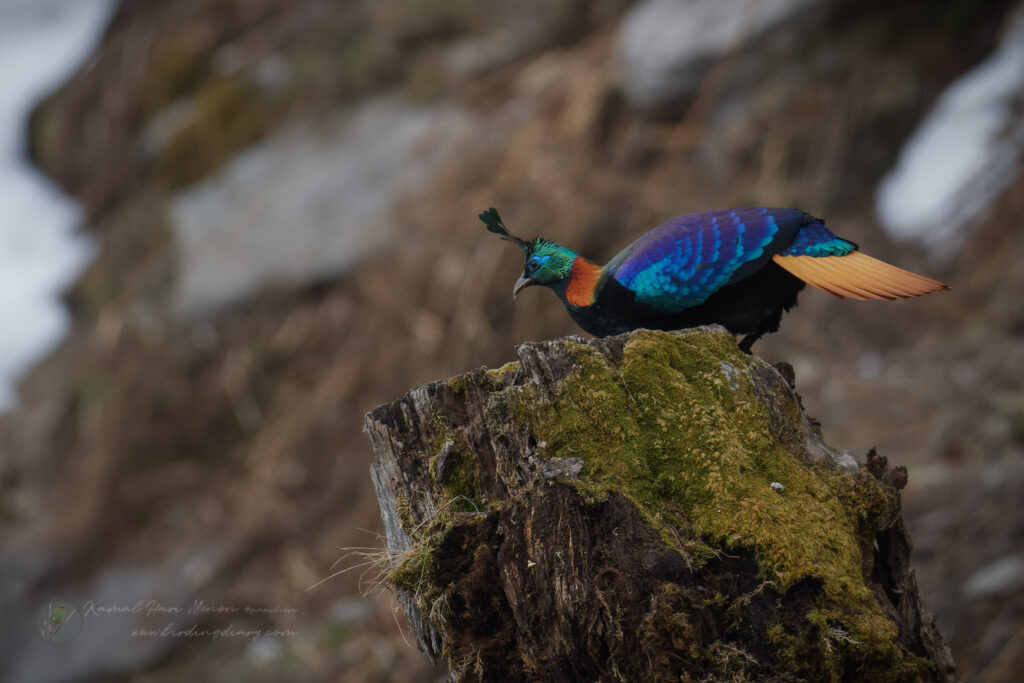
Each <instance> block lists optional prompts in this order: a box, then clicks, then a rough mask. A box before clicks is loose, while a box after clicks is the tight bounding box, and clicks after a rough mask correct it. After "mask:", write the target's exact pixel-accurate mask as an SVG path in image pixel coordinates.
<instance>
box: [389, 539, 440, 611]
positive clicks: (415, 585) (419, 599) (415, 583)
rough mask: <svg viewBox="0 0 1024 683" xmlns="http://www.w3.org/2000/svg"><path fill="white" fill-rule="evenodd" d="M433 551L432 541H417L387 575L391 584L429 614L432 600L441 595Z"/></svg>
mask: <svg viewBox="0 0 1024 683" xmlns="http://www.w3.org/2000/svg"><path fill="white" fill-rule="evenodd" d="M433 552H434V545H433V544H432V543H429V542H421V543H418V544H417V545H416V546H414V547H413V548H412V549H411V550H410V551H409V552H408V553H406V555H405V556H404V557H403V559H402V560H401V561H400V562H399V563H398V565H397V566H396V567H395V568H394V569H392V570H391V573H390V574H389V575H388V580H389V582H390V583H391V585H392V586H393V587H394V588H395V589H397V590H400V591H403V592H405V593H406V594H407V595H409V596H410V597H411V598H412V600H413V602H415V603H416V606H417V607H419V608H420V610H422V611H423V613H424V614H429V612H430V608H431V606H432V605H433V603H434V601H435V600H437V599H438V598H439V597H440V596H441V589H440V588H438V586H437V580H436V578H435V567H434V562H433Z"/></svg>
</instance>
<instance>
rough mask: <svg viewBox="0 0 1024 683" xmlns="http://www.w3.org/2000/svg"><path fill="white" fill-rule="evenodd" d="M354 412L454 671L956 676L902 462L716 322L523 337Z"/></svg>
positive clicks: (489, 676)
mask: <svg viewBox="0 0 1024 683" xmlns="http://www.w3.org/2000/svg"><path fill="white" fill-rule="evenodd" d="M518 355H519V361H518V363H510V364H508V365H506V366H504V367H503V368H501V369H500V370H497V371H495V370H487V369H485V368H481V369H480V370H476V371H474V372H470V373H467V374H465V375H461V376H458V377H455V378H452V379H450V380H448V381H446V382H435V383H434V384H431V385H429V386H425V387H419V388H417V389H415V390H413V391H412V392H410V393H409V394H408V395H407V396H406V397H404V398H403V399H401V400H399V401H397V402H395V403H392V404H388V405H384V406H381V407H379V408H377V409H376V410H374V411H373V412H372V413H370V414H369V415H367V421H366V428H367V432H368V433H369V435H370V438H371V441H372V442H373V445H374V449H375V452H376V462H375V464H374V466H373V471H372V475H373V480H374V483H375V486H376V487H377V494H378V498H379V500H380V504H381V511H382V516H383V518H384V522H385V527H386V531H387V537H388V544H389V549H390V550H391V556H392V557H393V568H392V572H391V574H390V582H391V584H392V586H393V588H394V589H395V591H396V593H397V594H398V597H399V599H400V600H401V601H402V603H403V605H404V606H405V607H406V610H407V612H408V614H409V618H410V624H411V627H412V629H413V631H414V633H415V635H416V637H417V639H418V642H419V644H420V646H421V647H422V648H423V649H424V650H426V651H427V652H428V653H430V655H431V656H433V657H446V658H447V659H448V660H449V663H450V666H451V671H452V674H453V677H454V678H455V679H457V680H483V679H486V680H498V679H501V680H565V681H570V680H622V681H633V680H680V679H682V680H771V679H779V680H781V679H785V680H815V681H816V680H824V681H853V680H879V681H882V680H891V681H913V680H940V681H945V680H954V679H955V676H954V674H953V664H952V659H951V656H950V654H949V650H948V648H947V647H946V645H945V644H944V643H943V641H942V639H941V637H940V636H939V634H938V632H937V631H936V630H935V627H934V624H933V621H932V619H931V617H930V615H928V614H927V613H925V612H924V611H923V609H922V607H921V604H920V598H919V597H918V593H917V586H916V581H915V579H914V574H913V570H912V569H911V567H910V562H909V559H910V544H909V540H908V538H907V534H906V530H905V528H904V527H903V524H902V522H901V520H900V517H899V505H900V498H899V488H901V487H902V485H903V484H904V483H905V481H906V474H905V471H903V470H900V469H897V470H891V469H889V468H888V467H887V465H886V463H885V461H884V458H881V457H879V456H876V455H874V454H873V453H872V454H870V455H869V461H868V464H867V466H864V467H859V466H858V465H857V463H856V461H854V460H853V458H851V457H850V456H849V455H848V454H846V453H844V452H842V451H837V450H835V449H833V448H830V447H829V446H827V445H826V444H825V443H824V442H823V441H822V440H821V437H820V432H819V430H818V429H817V427H816V424H815V423H814V422H813V421H812V420H810V419H809V418H807V417H806V416H805V415H804V413H803V410H802V408H801V406H800V401H799V397H798V396H797V395H796V394H795V393H794V392H793V390H792V388H791V386H790V385H789V383H788V382H787V381H786V379H784V377H783V375H782V374H780V372H779V371H777V370H776V369H775V368H773V367H771V366H770V365H768V364H766V363H765V362H764V361H762V360H760V359H759V358H756V357H753V356H747V355H744V354H743V353H742V352H740V351H739V349H738V348H737V346H736V344H735V342H734V340H733V338H732V337H731V336H730V335H728V334H726V333H725V332H724V331H723V330H721V329H720V328H714V327H712V328H699V329H696V330H689V331H684V332H679V333H673V334H670V333H664V332H652V331H645V330H641V331H636V332H633V333H630V334H627V335H621V336H618V337H611V338H607V339H600V340H591V341H584V340H582V339H580V338H577V337H569V338H566V339H560V340H554V341H550V342H542V343H530V344H524V345H522V346H520V347H519V348H518Z"/></svg>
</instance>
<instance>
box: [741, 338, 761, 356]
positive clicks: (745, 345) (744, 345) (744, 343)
mask: <svg viewBox="0 0 1024 683" xmlns="http://www.w3.org/2000/svg"><path fill="white" fill-rule="evenodd" d="M760 337H761V335H760V334H759V333H754V334H748V335H747V336H745V337H743V339H741V340H740V351H742V352H743V353H745V354H747V355H748V356H749V355H751V352H750V347H751V346H753V345H754V342H756V341H757V340H758V339H759V338H760Z"/></svg>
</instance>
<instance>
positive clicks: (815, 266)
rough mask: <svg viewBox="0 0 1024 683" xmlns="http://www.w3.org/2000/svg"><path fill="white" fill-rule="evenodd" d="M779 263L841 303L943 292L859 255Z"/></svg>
mask: <svg viewBox="0 0 1024 683" xmlns="http://www.w3.org/2000/svg"><path fill="white" fill-rule="evenodd" d="M772 258H773V259H774V261H775V262H776V263H778V264H779V265H780V266H782V267H783V268H785V269H786V270H788V271H789V272H790V273H792V274H793V275H795V276H797V277H798V278H800V279H801V280H803V281H804V282H806V283H807V284H809V285H812V286H814V287H817V288H818V289H820V290H822V291H824V292H828V293H829V294H832V295H834V296H837V297H839V298H840V299H846V298H850V299H860V300H861V301H867V300H868V299H888V300H890V301H891V300H893V299H905V298H909V297H912V296H921V295H922V294H927V293H928V292H936V291H938V290H940V289H949V287H948V286H947V285H944V284H942V283H941V282H938V281H936V280H930V279H929V278H926V277H923V276H921V275H917V274H915V273H911V272H910V271H907V270H903V269H902V268H897V267H896V266H890V265H889V264H888V263H883V262H882V261H879V260H878V259H873V258H871V257H870V256H868V255H866V254H862V253H860V252H859V251H851V252H850V253H849V254H846V255H844V256H807V255H803V256H781V255H779V254H776V255H775V256H773V257H772Z"/></svg>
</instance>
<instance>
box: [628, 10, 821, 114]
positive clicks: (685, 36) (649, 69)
mask: <svg viewBox="0 0 1024 683" xmlns="http://www.w3.org/2000/svg"><path fill="white" fill-rule="evenodd" d="M812 5H814V3H813V2H809V1H808V0H760V2H753V3H752V2H747V1H746V0H646V1H645V2H641V3H639V4H638V5H636V6H635V7H634V8H633V9H632V10H631V11H630V12H629V14H628V15H627V16H626V19H625V20H624V21H623V23H622V28H621V31H620V33H619V37H618V52H619V58H620V62H621V70H622V80H621V83H622V88H623V94H624V95H625V96H626V99H627V100H628V101H629V102H630V104H632V105H633V106H635V107H638V108H640V109H655V108H657V107H660V106H663V105H666V104H669V103H671V102H673V101H676V100H679V99H682V98H686V97H689V96H690V95H693V94H694V93H695V92H696V91H697V88H698V87H699V85H700V83H701V80H702V79H703V78H704V76H705V74H706V73H707V71H708V69H709V67H710V66H711V64H712V62H713V61H714V60H715V59H717V58H720V57H721V56H723V55H725V54H727V53H728V52H729V51H731V50H737V49H742V48H744V46H746V45H747V44H748V43H750V42H753V41H756V40H760V41H762V42H763V40H764V39H763V36H764V34H765V33H766V32H768V31H769V30H770V29H772V28H773V27H775V26H777V25H779V24H781V23H783V22H786V21H791V20H793V17H794V15H796V14H798V13H799V12H801V11H803V10H806V9H807V8H808V6H812ZM787 30H788V31H792V30H793V28H792V27H787Z"/></svg>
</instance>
